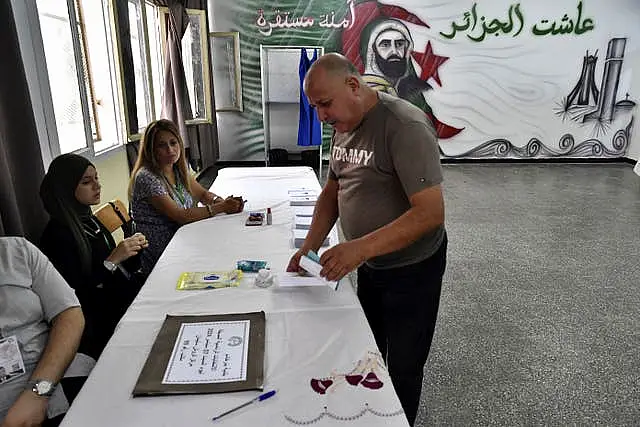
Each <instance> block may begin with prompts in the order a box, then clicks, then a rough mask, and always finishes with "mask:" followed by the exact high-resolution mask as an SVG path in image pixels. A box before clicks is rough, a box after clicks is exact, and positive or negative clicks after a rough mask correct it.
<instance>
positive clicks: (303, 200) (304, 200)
mask: <svg viewBox="0 0 640 427" xmlns="http://www.w3.org/2000/svg"><path fill="white" fill-rule="evenodd" d="M317 199H318V196H292V197H289V204H290V205H291V206H315V204H316V200H317Z"/></svg>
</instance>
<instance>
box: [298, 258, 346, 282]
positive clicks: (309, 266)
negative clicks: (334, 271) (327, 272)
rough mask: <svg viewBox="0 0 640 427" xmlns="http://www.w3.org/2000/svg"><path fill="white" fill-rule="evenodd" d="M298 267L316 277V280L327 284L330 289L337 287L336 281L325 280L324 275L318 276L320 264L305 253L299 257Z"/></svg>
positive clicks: (320, 269) (320, 268)
mask: <svg viewBox="0 0 640 427" xmlns="http://www.w3.org/2000/svg"><path fill="white" fill-rule="evenodd" d="M300 267H302V268H303V269H305V270H306V271H307V272H309V274H311V275H313V276H314V277H316V278H317V279H318V280H320V281H322V282H323V283H324V284H325V285H326V286H329V287H330V288H331V289H338V282H336V281H333V280H327V279H325V278H324V277H322V276H320V271H322V265H320V264H318V263H317V262H315V261H314V260H312V259H311V258H309V257H308V256H306V255H303V256H301V257H300Z"/></svg>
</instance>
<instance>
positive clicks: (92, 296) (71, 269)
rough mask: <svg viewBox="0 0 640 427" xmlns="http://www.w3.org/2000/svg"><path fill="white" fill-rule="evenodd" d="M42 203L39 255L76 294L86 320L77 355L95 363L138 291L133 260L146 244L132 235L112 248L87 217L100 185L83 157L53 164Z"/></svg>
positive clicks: (73, 156)
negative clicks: (44, 214)
mask: <svg viewBox="0 0 640 427" xmlns="http://www.w3.org/2000/svg"><path fill="white" fill-rule="evenodd" d="M40 197H41V199H42V201H43V203H44V207H45V209H46V210H47V212H48V213H49V215H50V217H51V219H50V221H49V223H48V224H47V227H46V228H45V231H44V233H43V235H42V239H41V241H40V246H41V249H42V251H43V252H44V253H45V254H46V255H47V256H48V257H49V259H50V260H51V262H52V263H53V265H54V266H55V267H56V269H58V271H59V272H60V273H61V274H62V276H63V277H64V278H65V279H66V281H67V282H68V283H69V285H71V287H73V288H74V289H75V291H76V295H77V296H78V299H79V300H80V304H81V305H82V311H83V313H84V315H85V319H86V326H85V334H84V336H83V341H82V343H81V349H82V350H83V352H84V353H85V354H88V355H90V356H92V357H94V358H96V359H97V358H98V357H99V356H100V353H101V352H102V350H103V349H104V347H105V345H106V344H107V341H108V340H109V338H110V337H111V335H112V334H113V331H114V329H115V327H116V325H117V324H118V321H119V320H120V318H121V317H122V315H123V314H124V312H125V311H126V310H127V308H128V307H129V305H130V304H131V302H132V301H133V299H134V298H135V296H136V294H137V293H138V291H139V290H140V286H141V285H142V283H141V280H140V279H139V278H138V276H137V274H136V270H138V269H139V267H140V262H139V259H138V258H139V257H138V256H137V254H138V252H139V251H140V250H142V249H143V248H145V247H147V246H148V243H147V241H146V238H145V237H144V236H143V235H142V234H140V233H136V234H134V235H133V236H131V237H128V238H126V239H124V240H123V241H122V242H120V243H119V244H118V245H116V244H115V241H114V240H113V237H112V236H111V233H109V231H108V230H107V229H106V228H105V227H104V226H103V225H102V224H101V223H100V222H99V221H98V219H97V218H96V217H95V216H94V215H93V213H92V212H91V208H90V206H92V205H97V204H99V203H100V183H99V181H98V174H97V172H96V169H95V167H94V166H93V164H91V162H89V161H88V160H87V159H85V158H84V157H82V156H78V155H76V154H63V155H61V156H59V157H57V158H55V159H54V160H53V162H51V165H50V166H49V171H48V172H47V174H46V175H45V177H44V180H43V181H42V185H41V186H40ZM136 264H137V265H136Z"/></svg>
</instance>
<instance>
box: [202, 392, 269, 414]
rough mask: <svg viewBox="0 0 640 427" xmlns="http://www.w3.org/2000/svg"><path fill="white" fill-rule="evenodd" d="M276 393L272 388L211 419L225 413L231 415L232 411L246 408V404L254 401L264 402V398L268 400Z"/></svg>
mask: <svg viewBox="0 0 640 427" xmlns="http://www.w3.org/2000/svg"><path fill="white" fill-rule="evenodd" d="M274 394H276V391H275V390H271V391H268V392H266V393H262V394H261V395H260V396H258V397H254V398H253V399H251V400H250V401H248V402H246V403H243V404H242V405H240V406H236V407H235V408H233V409H229V410H228V411H227V412H223V413H222V414H220V415H217V416H215V417H213V418H211V421H218V420H219V419H220V418H222V417H224V416H225V415H229V414H230V413H232V412H235V411H237V410H238V409H242V408H244V407H245V406H249V405H251V404H252V403H257V402H262V401H263V400H267V399H268V398H270V397H271V396H273V395H274Z"/></svg>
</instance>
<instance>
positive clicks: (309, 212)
mask: <svg viewBox="0 0 640 427" xmlns="http://www.w3.org/2000/svg"><path fill="white" fill-rule="evenodd" d="M314 208H315V206H294V207H293V213H294V214H296V216H313V209H314Z"/></svg>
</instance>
